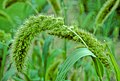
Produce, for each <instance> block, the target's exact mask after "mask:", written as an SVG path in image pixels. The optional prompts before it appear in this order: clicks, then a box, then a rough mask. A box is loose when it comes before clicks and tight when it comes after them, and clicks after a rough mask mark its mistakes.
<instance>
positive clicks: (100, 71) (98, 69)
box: [92, 58, 104, 81]
mask: <svg viewBox="0 0 120 81" xmlns="http://www.w3.org/2000/svg"><path fill="white" fill-rule="evenodd" d="M92 59H93V61H94V65H95V70H96V72H97V75H98V76H99V79H100V80H101V81H102V77H103V74H104V68H103V65H102V63H101V62H100V61H99V59H97V58H92Z"/></svg>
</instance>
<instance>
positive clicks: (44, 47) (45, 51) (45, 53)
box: [42, 36, 53, 78]
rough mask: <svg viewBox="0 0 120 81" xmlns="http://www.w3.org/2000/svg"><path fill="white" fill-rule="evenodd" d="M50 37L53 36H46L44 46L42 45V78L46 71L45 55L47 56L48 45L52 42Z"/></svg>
mask: <svg viewBox="0 0 120 81" xmlns="http://www.w3.org/2000/svg"><path fill="white" fill-rule="evenodd" d="M52 39H53V38H52V37H51V36H49V37H48V38H46V39H45V43H44V46H43V54H42V59H43V62H44V78H45V73H46V68H47V57H48V54H49V47H50V44H51V42H52Z"/></svg>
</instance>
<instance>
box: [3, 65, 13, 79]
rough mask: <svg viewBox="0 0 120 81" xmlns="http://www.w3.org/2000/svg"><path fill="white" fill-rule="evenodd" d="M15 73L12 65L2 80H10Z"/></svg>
mask: <svg viewBox="0 0 120 81" xmlns="http://www.w3.org/2000/svg"><path fill="white" fill-rule="evenodd" d="M14 74H15V69H14V68H13V67H12V68H11V69H10V70H8V71H7V72H6V73H5V74H4V76H3V78H2V81H8V79H9V78H10V77H11V76H13V75H14Z"/></svg>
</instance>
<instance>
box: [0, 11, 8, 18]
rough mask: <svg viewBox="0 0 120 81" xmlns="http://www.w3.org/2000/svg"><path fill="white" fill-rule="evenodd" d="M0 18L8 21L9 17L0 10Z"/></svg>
mask: <svg viewBox="0 0 120 81" xmlns="http://www.w3.org/2000/svg"><path fill="white" fill-rule="evenodd" d="M0 17H2V18H4V19H9V16H8V14H7V13H5V12H4V11H2V10H0Z"/></svg>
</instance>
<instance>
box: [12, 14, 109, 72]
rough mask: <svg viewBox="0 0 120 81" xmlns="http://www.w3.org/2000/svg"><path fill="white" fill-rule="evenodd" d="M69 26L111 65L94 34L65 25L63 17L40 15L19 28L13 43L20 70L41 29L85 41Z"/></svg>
mask: <svg viewBox="0 0 120 81" xmlns="http://www.w3.org/2000/svg"><path fill="white" fill-rule="evenodd" d="M68 28H70V29H71V30H72V31H74V32H76V33H77V34H78V35H79V36H80V37H81V38H82V39H83V41H84V42H85V43H86V45H87V46H88V49H89V50H91V51H92V52H93V53H94V54H95V55H96V56H97V57H98V58H99V59H100V61H101V62H102V63H103V64H104V65H105V67H108V66H109V62H108V58H107V57H106V55H105V54H104V47H103V45H102V44H101V43H100V42H99V41H98V40H96V39H95V38H94V36H93V35H92V34H90V33H88V32H86V31H84V30H81V29H77V28H76V27H74V26H69V27H68V26H65V25H64V21H63V19H62V18H55V17H53V16H44V15H38V16H32V17H30V18H29V19H28V20H27V21H26V22H25V23H24V24H23V25H22V26H21V27H20V29H18V31H17V33H16V36H15V38H14V42H13V44H12V58H13V61H14V63H15V66H16V68H17V70H18V72H22V71H23V67H24V66H25V63H26V62H25V61H26V59H27V55H28V51H29V49H30V45H31V43H32V40H33V39H34V37H36V36H37V35H38V34H40V32H41V31H46V30H48V33H49V34H51V35H55V36H58V37H61V38H67V39H69V40H74V41H77V42H81V43H83V41H81V40H80V38H79V37H78V36H76V35H75V34H74V33H73V32H72V31H70V30H69V29H68ZM83 44H84V43H83Z"/></svg>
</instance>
